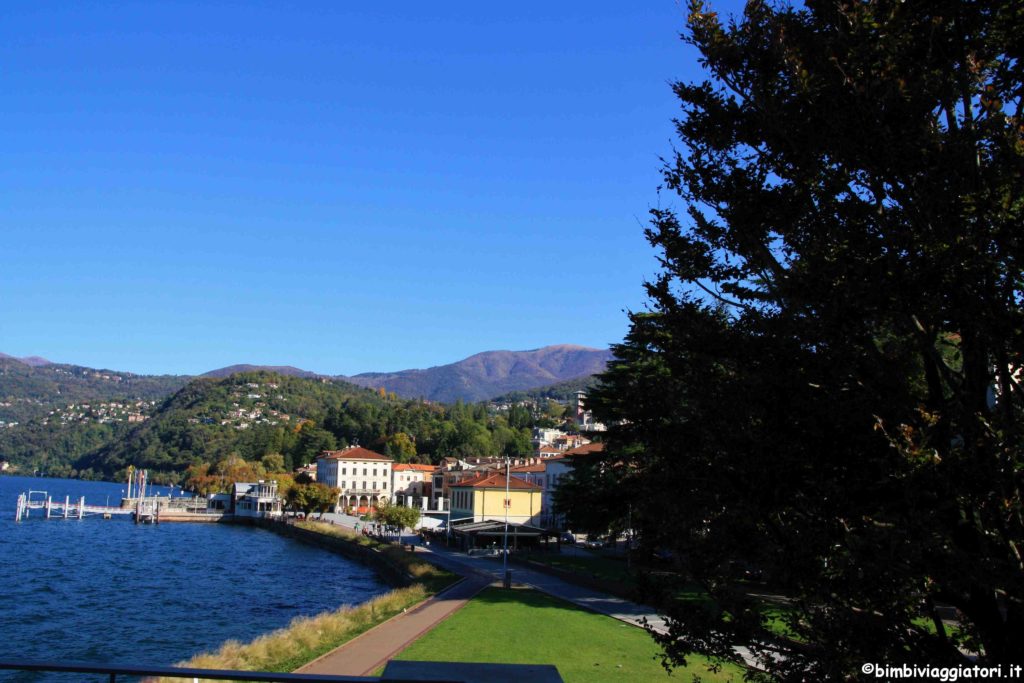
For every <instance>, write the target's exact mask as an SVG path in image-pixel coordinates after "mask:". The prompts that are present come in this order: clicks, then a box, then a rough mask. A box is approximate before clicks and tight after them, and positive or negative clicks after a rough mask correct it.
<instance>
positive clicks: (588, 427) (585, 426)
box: [574, 391, 606, 432]
mask: <svg viewBox="0 0 1024 683" xmlns="http://www.w3.org/2000/svg"><path fill="white" fill-rule="evenodd" d="M586 402H587V394H586V392H583V391H577V392H576V400H575V406H574V418H575V420H576V426H577V427H579V428H580V429H581V430H582V431H585V432H603V431H605V430H606V427H605V426H604V425H603V424H601V423H600V422H594V416H593V415H592V414H591V412H590V411H589V410H587V407H586Z"/></svg>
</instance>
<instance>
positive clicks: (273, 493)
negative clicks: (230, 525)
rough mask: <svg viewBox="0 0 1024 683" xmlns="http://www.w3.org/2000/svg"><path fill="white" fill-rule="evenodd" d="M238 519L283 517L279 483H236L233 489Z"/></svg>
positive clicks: (272, 481) (271, 481)
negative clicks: (278, 488)
mask: <svg viewBox="0 0 1024 683" xmlns="http://www.w3.org/2000/svg"><path fill="white" fill-rule="evenodd" d="M232 498H233V502H234V510H233V511H234V513H235V516H236V517H277V516H280V515H281V499H280V498H278V497H277V482H276V481H274V480H273V479H271V480H269V481H258V482H256V483H255V484H249V483H241V482H239V483H236V484H235V485H234V487H233V489H232Z"/></svg>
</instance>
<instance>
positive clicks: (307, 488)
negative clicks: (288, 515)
mask: <svg viewBox="0 0 1024 683" xmlns="http://www.w3.org/2000/svg"><path fill="white" fill-rule="evenodd" d="M340 495H341V490H340V489H337V488H335V487H331V486H327V485H326V484H321V483H318V482H313V483H312V484H295V485H294V486H292V487H291V488H289V489H288V492H287V493H286V494H285V501H286V502H287V505H288V507H289V508H290V509H292V510H298V511H301V512H303V513H305V514H307V515H309V514H311V513H313V512H327V511H328V510H330V509H331V507H333V506H334V505H335V504H336V503H337V502H338V496H340Z"/></svg>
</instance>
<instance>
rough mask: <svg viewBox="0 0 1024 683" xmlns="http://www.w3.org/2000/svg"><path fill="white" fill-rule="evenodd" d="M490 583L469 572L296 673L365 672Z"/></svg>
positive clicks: (354, 674)
mask: <svg viewBox="0 0 1024 683" xmlns="http://www.w3.org/2000/svg"><path fill="white" fill-rule="evenodd" d="M490 583H491V581H490V580H489V579H487V578H483V577H480V576H469V577H467V578H465V579H463V580H462V581H460V582H458V583H457V584H455V585H454V586H452V587H451V588H448V589H447V590H445V591H443V592H442V593H438V594H437V595H435V596H434V597H433V598H430V599H429V600H426V601H425V602H423V603H421V604H420V605H419V606H417V607H415V608H414V609H412V610H410V611H408V612H404V613H402V614H399V615H397V616H395V617H392V618H391V619H388V620H387V621H385V622H384V623H383V624H379V625H377V626H375V627H373V628H372V629H370V630H369V631H367V632H366V633H363V634H361V635H359V636H357V637H356V638H353V639H352V640H350V641H348V642H347V643H345V644H344V645H341V646H340V647H337V648H335V649H333V650H331V651H330V652H328V653H327V654H325V655H323V656H322V657H320V658H319V659H315V660H313V661H312V662H310V663H309V664H306V665H305V666H303V667H302V668H300V669H296V673H304V674H333V675H338V676H368V675H370V674H371V673H372V672H374V671H376V670H377V669H378V668H380V667H382V666H384V665H385V664H386V663H387V662H388V661H389V660H390V659H391V658H392V657H394V656H395V655H396V654H398V653H399V652H401V651H402V650H404V649H405V648H406V647H408V646H409V645H410V644H411V643H412V642H413V641H414V640H416V639H417V638H419V637H420V636H421V635H423V634H424V633H426V632H427V631H429V630H430V629H432V628H434V627H435V626H437V625H438V624H439V623H441V622H442V621H443V620H444V619H446V618H447V617H448V616H449V615H450V614H452V613H453V612H455V611H456V610H458V609H459V608H460V607H462V606H463V605H465V604H466V602H468V601H469V600H470V598H472V597H473V596H474V595H476V594H477V593H479V592H480V591H481V590H483V589H484V588H486V587H487V586H488V585H490Z"/></svg>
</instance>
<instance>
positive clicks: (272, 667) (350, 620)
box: [158, 522, 457, 683]
mask: <svg viewBox="0 0 1024 683" xmlns="http://www.w3.org/2000/svg"><path fill="white" fill-rule="evenodd" d="M299 526H300V527H302V528H304V529H306V530H308V531H313V532H316V533H321V534H324V535H327V536H333V537H337V538H341V539H344V540H346V541H350V542H353V543H358V544H359V545H362V546H366V547H370V548H374V549H376V550H377V551H378V552H380V553H381V554H382V555H383V556H384V558H385V560H386V561H387V562H388V563H390V564H392V565H394V566H396V567H399V568H400V569H402V570H403V571H404V572H405V573H407V574H408V575H410V576H412V577H413V580H414V583H413V584H412V585H411V586H407V587H405V588H398V589H396V590H393V591H391V592H390V593H386V594H384V595H381V596H378V597H376V598H374V599H373V600H370V601H368V602H364V603H363V604H361V605H356V606H347V605H346V606H342V607H340V608H338V609H336V610H334V611H328V612H323V613H321V614H318V615H316V616H313V617H296V618H295V619H293V620H292V621H291V623H290V624H289V625H288V626H286V627H284V628H282V629H278V630H277V631H274V632H272V633H268V634H265V635H262V636H260V637H258V638H256V639H255V640H253V641H251V642H248V643H240V642H238V641H237V640H229V641H227V642H225V643H224V644H223V645H221V646H220V648H219V649H218V650H216V651H214V652H204V653H201V654H198V655H196V656H194V657H192V658H191V659H189V660H188V661H186V662H179V664H178V666H186V667H192V668H199V669H237V670H241V671H274V672H289V671H294V670H295V669H297V668H299V667H300V666H302V665H304V664H307V663H308V662H311V661H313V660H314V659H316V658H317V657H319V656H321V655H323V654H326V653H327V652H330V651H331V650H333V649H334V648H336V647H338V646H339V645H342V644H344V643H346V642H348V641H349V640H352V639H353V638H355V637H356V636H358V635H359V634H361V633H363V632H365V631H368V630H369V629H371V628H373V627H374V626H376V625H377V624H381V623H383V622H385V621H387V620H388V619H390V618H391V617H393V616H395V615H396V614H399V613H400V612H402V610H404V609H408V608H409V607H412V606H413V605H416V604H418V603H420V602H422V601H423V600H426V599H427V598H428V597H430V596H431V595H433V594H435V593H437V592H438V591H440V590H442V589H443V588H445V587H446V586H448V585H450V584H451V583H452V582H453V581H455V579H456V578H457V577H456V576H455V575H454V574H452V573H450V572H447V571H444V570H443V569H440V568H438V567H436V566H434V565H432V564H430V563H429V562H423V561H420V560H418V559H416V557H415V556H414V555H413V554H412V553H409V552H406V551H404V550H402V549H401V548H399V547H397V546H394V545H390V544H387V543H381V542H379V541H375V540H374V539H371V538H367V537H364V536H362V535H361V534H356V533H354V532H351V531H347V530H346V529H343V528H341V527H337V526H333V525H330V524H322V523H316V522H304V523H301V524H299ZM158 680H159V681H167V682H168V683H170V682H171V681H177V680H179V679H176V678H175V679H170V678H168V679H164V678H161V679H158Z"/></svg>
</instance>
